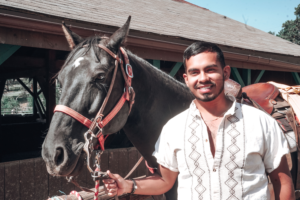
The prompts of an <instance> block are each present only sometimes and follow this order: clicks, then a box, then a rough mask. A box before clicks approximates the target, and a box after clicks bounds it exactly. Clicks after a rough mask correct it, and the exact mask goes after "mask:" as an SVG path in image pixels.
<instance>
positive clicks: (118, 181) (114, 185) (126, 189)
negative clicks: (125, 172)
mask: <svg viewBox="0 0 300 200" xmlns="http://www.w3.org/2000/svg"><path fill="white" fill-rule="evenodd" d="M107 174H108V175H109V177H110V178H111V179H104V180H103V183H104V184H105V187H106V189H107V191H108V196H110V197H114V196H116V195H118V196H119V195H122V194H124V193H130V192H131V190H132V186H133V184H132V181H130V180H129V181H127V180H124V179H123V178H122V177H121V176H120V175H119V174H112V173H111V172H110V171H109V170H107Z"/></svg>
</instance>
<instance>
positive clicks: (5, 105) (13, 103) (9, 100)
mask: <svg viewBox="0 0 300 200" xmlns="http://www.w3.org/2000/svg"><path fill="white" fill-rule="evenodd" d="M19 107H20V105H19V102H18V101H17V100H16V99H15V98H14V97H8V96H3V97H2V99H1V109H12V108H19Z"/></svg>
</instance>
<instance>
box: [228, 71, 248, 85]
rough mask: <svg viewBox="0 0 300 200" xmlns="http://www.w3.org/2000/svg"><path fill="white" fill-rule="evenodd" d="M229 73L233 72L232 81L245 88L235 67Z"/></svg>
mask: <svg viewBox="0 0 300 200" xmlns="http://www.w3.org/2000/svg"><path fill="white" fill-rule="evenodd" d="M231 71H232V72H233V73H232V75H233V77H234V79H235V80H236V81H237V82H238V83H239V84H240V85H241V86H242V87H245V83H244V81H243V79H242V77H241V75H240V73H239V71H238V70H237V68H235V67H231Z"/></svg>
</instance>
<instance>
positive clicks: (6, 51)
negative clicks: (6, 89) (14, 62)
mask: <svg viewBox="0 0 300 200" xmlns="http://www.w3.org/2000/svg"><path fill="white" fill-rule="evenodd" d="M20 47H21V46H17V45H10V44H0V65H2V63H4V62H5V61H6V60H7V59H8V58H9V57H10V56H11V55H13V54H14V53H15V52H16V51H17V50H18V49H19V48H20Z"/></svg>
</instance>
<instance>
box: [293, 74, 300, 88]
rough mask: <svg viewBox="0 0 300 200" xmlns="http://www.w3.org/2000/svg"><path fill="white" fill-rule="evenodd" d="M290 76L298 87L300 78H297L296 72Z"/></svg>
mask: <svg viewBox="0 0 300 200" xmlns="http://www.w3.org/2000/svg"><path fill="white" fill-rule="evenodd" d="M292 75H293V77H294V80H295V81H296V84H297V85H300V77H299V74H298V72H292Z"/></svg>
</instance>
